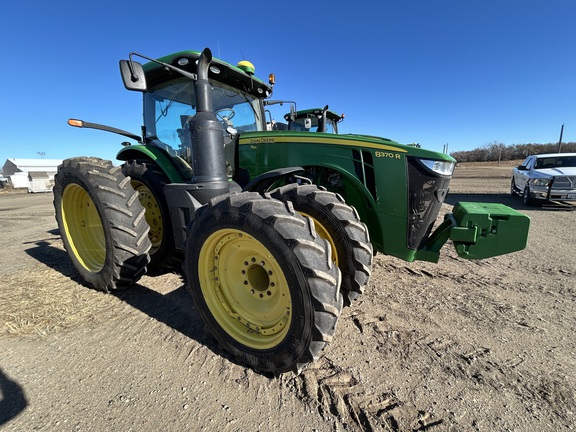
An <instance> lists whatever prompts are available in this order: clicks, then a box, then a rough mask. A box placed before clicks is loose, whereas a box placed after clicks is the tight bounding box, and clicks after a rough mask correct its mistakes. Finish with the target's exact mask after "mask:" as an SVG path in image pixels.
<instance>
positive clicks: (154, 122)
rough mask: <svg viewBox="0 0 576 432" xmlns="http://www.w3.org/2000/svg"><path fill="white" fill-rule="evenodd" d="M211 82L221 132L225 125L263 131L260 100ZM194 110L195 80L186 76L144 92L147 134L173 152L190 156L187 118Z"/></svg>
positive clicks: (157, 143) (242, 129) (239, 130)
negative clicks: (221, 127) (220, 123)
mask: <svg viewBox="0 0 576 432" xmlns="http://www.w3.org/2000/svg"><path fill="white" fill-rule="evenodd" d="M210 84H211V97H212V106H213V108H214V111H215V113H216V116H217V117H218V119H219V120H220V121H221V122H222V124H223V128H224V131H226V128H227V127H233V128H234V129H236V130H237V131H238V132H250V131H260V130H263V127H262V123H263V122H262V119H261V108H260V101H259V99H257V98H254V97H253V96H251V95H249V94H246V93H244V92H242V91H240V90H238V89H235V88H233V87H229V86H227V85H225V84H222V83H219V82H216V81H210ZM195 113H196V94H195V89H194V82H193V81H191V80H189V79H187V78H181V79H176V80H173V81H170V82H168V83H164V84H161V85H159V86H157V87H156V88H153V89H151V90H150V91H148V92H147V93H144V124H145V126H146V137H147V138H148V139H150V140H152V143H153V144H154V145H157V146H159V147H162V148H164V149H166V150H167V151H168V152H169V153H170V154H172V155H178V156H185V155H186V156H188V157H190V154H189V152H190V150H189V147H190V142H189V138H187V137H189V134H187V133H186V132H187V131H186V121H187V120H188V118H189V117H190V116H193V115H194V114H195ZM188 157H186V159H188Z"/></svg>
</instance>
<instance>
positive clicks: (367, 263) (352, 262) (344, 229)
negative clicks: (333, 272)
mask: <svg viewBox="0 0 576 432" xmlns="http://www.w3.org/2000/svg"><path fill="white" fill-rule="evenodd" d="M270 195H271V196H272V198H276V199H278V200H280V201H283V202H291V203H292V205H293V206H294V209H295V210H296V211H297V212H299V213H300V214H303V215H305V216H309V217H311V218H312V220H313V221H314V226H315V229H316V231H317V232H318V234H319V235H320V236H321V237H322V238H325V239H326V240H328V243H330V246H331V249H332V257H333V259H334V261H335V263H336V265H337V266H338V267H339V268H340V271H341V272H342V284H341V286H340V292H341V293H342V295H343V296H344V303H345V304H346V305H350V303H351V302H352V301H354V300H356V299H357V298H358V296H360V294H362V291H363V289H364V287H365V286H366V285H367V284H368V282H369V280H370V275H371V274H372V259H373V256H374V253H373V249H372V243H370V237H369V234H368V228H367V227H366V225H365V224H364V223H363V222H362V221H361V220H360V217H359V216H358V212H357V211H356V209H354V207H350V206H349V205H348V204H346V202H345V201H344V199H343V198H342V197H341V196H340V195H338V194H336V193H333V192H328V191H326V190H324V189H319V188H318V186H315V185H303V186H299V185H297V184H289V185H286V186H283V187H280V188H278V189H275V190H273V191H272V192H271V193H270Z"/></svg>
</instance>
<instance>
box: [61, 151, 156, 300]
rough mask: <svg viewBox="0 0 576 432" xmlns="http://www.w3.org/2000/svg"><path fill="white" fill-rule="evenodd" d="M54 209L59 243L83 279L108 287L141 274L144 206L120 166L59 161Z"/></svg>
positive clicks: (145, 231)
mask: <svg viewBox="0 0 576 432" xmlns="http://www.w3.org/2000/svg"><path fill="white" fill-rule="evenodd" d="M54 209H55V211H56V221H57V222H58V227H59V228H60V234H61V236H62V240H63V242H64V247H65V249H66V251H67V252H68V255H69V256H70V258H71V260H72V263H73V264H74V267H76V270H78V272H79V273H80V275H81V276H82V278H83V279H84V280H85V281H86V282H87V283H88V284H90V285H92V286H93V287H94V288H96V289H99V290H101V291H104V292H109V291H111V290H115V289H118V288H123V287H127V286H129V285H131V284H133V283H135V282H136V281H137V280H138V279H140V277H141V276H142V275H144V274H145V273H146V265H147V264H148V261H149V256H148V250H149V249H150V240H149V239H148V225H147V223H146V219H145V218H144V208H142V205H140V202H139V201H138V194H137V193H136V191H134V189H133V188H132V186H131V185H130V179H129V178H127V177H125V176H124V175H123V174H122V169H121V167H119V166H113V165H112V162H110V161H105V160H102V159H98V158H88V157H82V158H72V159H66V160H64V161H63V163H62V165H60V166H59V167H58V173H57V174H56V176H55V184H54Z"/></svg>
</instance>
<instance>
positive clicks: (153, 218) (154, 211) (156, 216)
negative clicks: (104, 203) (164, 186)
mask: <svg viewBox="0 0 576 432" xmlns="http://www.w3.org/2000/svg"><path fill="white" fill-rule="evenodd" d="M131 185H132V187H133V188H134V190H136V192H138V199H139V200H140V204H142V207H144V209H145V210H146V214H145V218H146V222H147V223H148V226H150V231H148V238H150V242H151V243H152V248H151V249H150V255H153V254H154V253H155V252H156V251H157V250H158V248H159V247H160V245H161V244H162V238H163V236H164V224H163V223H162V213H161V212H160V205H159V204H158V201H157V200H156V198H155V197H154V194H153V193H152V191H151V190H150V189H149V188H148V187H147V186H146V185H145V184H144V183H140V182H138V181H132V182H131Z"/></svg>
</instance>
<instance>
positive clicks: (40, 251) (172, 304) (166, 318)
mask: <svg viewBox="0 0 576 432" xmlns="http://www.w3.org/2000/svg"><path fill="white" fill-rule="evenodd" d="M48 233H49V234H52V235H53V236H55V237H52V238H46V239H43V240H37V241H35V242H33V243H31V244H32V247H29V248H28V249H26V250H25V252H26V253H27V254H28V255H29V256H31V257H32V258H34V259H35V260H37V261H38V262H41V263H42V264H45V265H46V266H48V267H50V268H51V269H52V270H54V271H56V272H58V273H60V274H62V275H64V276H66V277H67V278H69V279H70V280H72V281H74V282H75V283H77V284H79V285H82V286H84V287H86V289H93V288H91V287H90V286H89V285H87V284H86V283H85V282H84V280H83V279H82V277H81V276H80V274H79V273H78V272H77V271H76V268H75V267H74V265H73V264H72V262H71V261H70V258H69V257H68V253H67V252H66V251H64V250H62V249H60V248H58V247H55V246H53V245H52V242H53V241H54V240H60V237H59V236H60V233H59V231H58V230H52V231H49V232H48ZM157 277H159V278H161V277H163V275H154V276H152V275H151V276H150V278H157ZM146 279H149V278H146ZM111 295H113V296H115V297H116V298H118V299H120V300H122V301H123V302H124V303H127V304H128V305H130V306H131V307H133V308H134V309H137V310H139V311H141V312H143V313H144V314H146V315H147V316H149V317H150V318H152V319H153V320H156V321H158V322H161V323H163V324H165V325H167V326H168V327H170V328H171V329H174V330H175V331H177V332H179V333H181V334H182V335H184V336H186V337H188V338H190V339H192V340H195V341H196V342H198V343H199V344H202V345H204V346H205V347H206V348H208V349H209V350H210V351H212V352H213V353H214V354H215V355H217V356H219V357H223V358H225V359H227V360H229V361H230V362H232V363H235V364H238V365H240V364H239V363H237V362H236V360H235V359H234V358H233V357H232V356H230V355H229V354H228V353H227V352H226V351H223V350H222V349H221V348H220V347H219V346H218V343H217V342H216V340H215V339H214V338H213V337H212V335H211V334H210V333H209V332H208V331H207V330H205V328H204V322H203V321H202V318H201V317H200V315H199V314H198V311H197V309H196V305H195V304H194V300H193V299H192V296H191V295H190V293H188V291H187V290H186V286H185V284H184V282H183V281H182V285H180V286H179V287H177V288H175V289H173V290H171V291H169V292H168V293H166V294H163V293H160V292H158V291H156V290H154V289H153V288H150V287H148V286H146V285H145V284H143V283H142V280H141V281H140V282H139V283H136V284H134V285H133V286H131V287H129V288H128V289H124V290H118V291H115V292H113V293H112V294H111ZM262 375H264V376H267V375H265V374H262Z"/></svg>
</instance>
